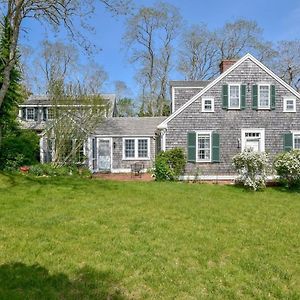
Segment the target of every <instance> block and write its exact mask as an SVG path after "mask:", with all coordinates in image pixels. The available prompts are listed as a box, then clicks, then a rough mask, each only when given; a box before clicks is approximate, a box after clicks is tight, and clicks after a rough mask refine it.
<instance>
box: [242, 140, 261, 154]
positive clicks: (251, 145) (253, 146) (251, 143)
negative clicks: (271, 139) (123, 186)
mask: <svg viewBox="0 0 300 300" xmlns="http://www.w3.org/2000/svg"><path fill="white" fill-rule="evenodd" d="M245 148H246V149H249V150H252V151H254V152H260V140H259V139H246V144H245Z"/></svg>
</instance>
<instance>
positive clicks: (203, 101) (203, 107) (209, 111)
mask: <svg viewBox="0 0 300 300" xmlns="http://www.w3.org/2000/svg"><path fill="white" fill-rule="evenodd" d="M207 100H210V101H211V110H205V101H207ZM202 112H206V113H213V112H215V100H214V98H212V97H203V98H202Z"/></svg>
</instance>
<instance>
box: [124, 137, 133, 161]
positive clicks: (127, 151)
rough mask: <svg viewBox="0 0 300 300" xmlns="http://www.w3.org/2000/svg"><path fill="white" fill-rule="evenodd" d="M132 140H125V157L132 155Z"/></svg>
mask: <svg viewBox="0 0 300 300" xmlns="http://www.w3.org/2000/svg"><path fill="white" fill-rule="evenodd" d="M134 152H135V151H134V140H133V139H132V140H125V157H127V158H131V157H134V156H135V155H134Z"/></svg>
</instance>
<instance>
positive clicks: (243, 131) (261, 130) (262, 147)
mask: <svg viewBox="0 0 300 300" xmlns="http://www.w3.org/2000/svg"><path fill="white" fill-rule="evenodd" d="M251 132H255V133H259V134H260V138H259V140H260V152H265V146H266V145H265V142H266V141H265V129H264V128H247V129H246V128H243V129H241V138H242V147H241V151H244V149H245V144H246V133H251Z"/></svg>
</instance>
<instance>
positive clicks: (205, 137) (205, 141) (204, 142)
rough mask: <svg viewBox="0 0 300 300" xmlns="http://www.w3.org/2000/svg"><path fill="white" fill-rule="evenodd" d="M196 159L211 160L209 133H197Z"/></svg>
mask: <svg viewBox="0 0 300 300" xmlns="http://www.w3.org/2000/svg"><path fill="white" fill-rule="evenodd" d="M197 143H198V151H197V161H210V160H211V135H210V134H209V133H205V134H204V133H198V138H197Z"/></svg>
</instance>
